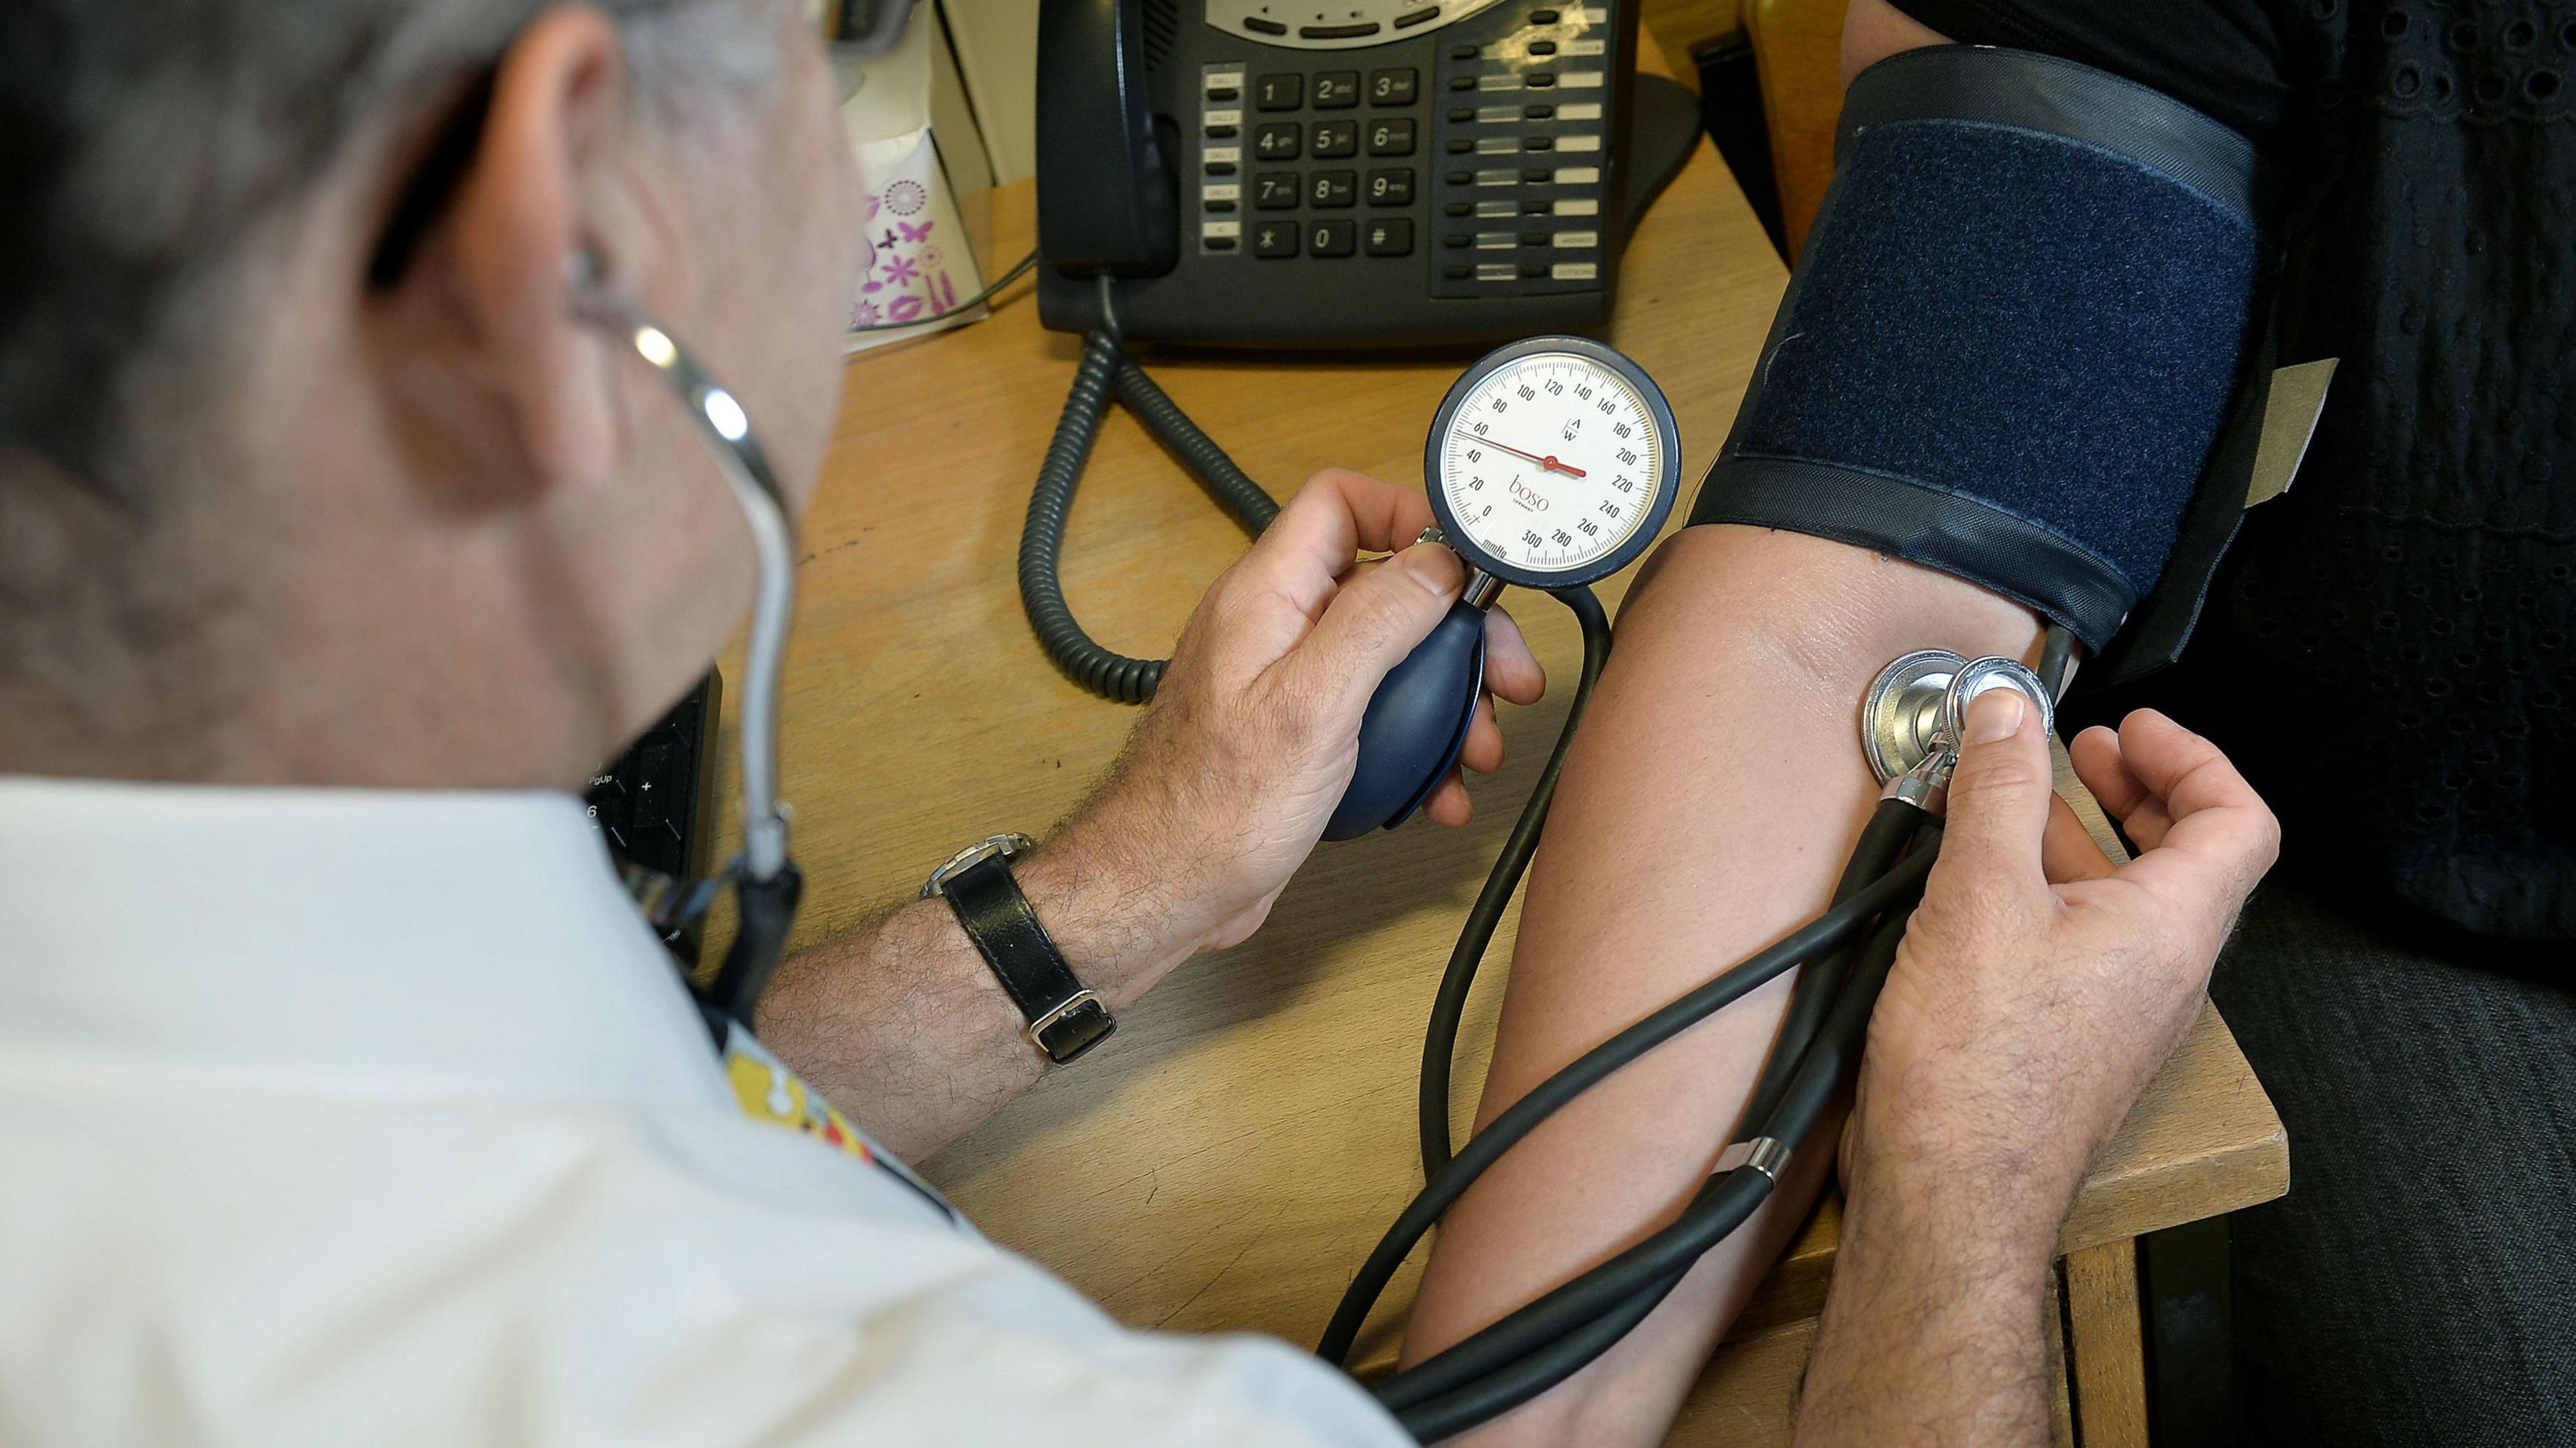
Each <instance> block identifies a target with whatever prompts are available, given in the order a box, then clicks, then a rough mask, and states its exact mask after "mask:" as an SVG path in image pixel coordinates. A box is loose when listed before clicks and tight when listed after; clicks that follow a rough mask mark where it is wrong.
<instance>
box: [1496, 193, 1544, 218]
mask: <svg viewBox="0 0 2576 1448" xmlns="http://www.w3.org/2000/svg"><path fill="white" fill-rule="evenodd" d="M1548 210H1549V208H1548V203H1547V198H1546V197H1544V196H1524V197H1522V198H1521V205H1520V214H1521V215H1523V216H1545V215H1547V214H1548ZM1494 214H1495V215H1496V216H1509V215H1511V213H1510V212H1508V211H1497V212H1495V213H1494Z"/></svg>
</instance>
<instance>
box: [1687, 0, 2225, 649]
mask: <svg viewBox="0 0 2576 1448" xmlns="http://www.w3.org/2000/svg"><path fill="white" fill-rule="evenodd" d="M1835 149H1836V170H1835V176H1834V180H1833V183H1832V185H1831V187H1830V188H1829V189H1828V190H1827V192H1826V195H1825V201H1824V205H1823V207H1822V209H1821V210H1820V211H1819V213H1818V215H1817V218H1816V223H1815V227H1814V230H1813V232H1812V233H1811V234H1810V236H1809V238H1808V241H1807V245H1806V249H1805V251H1804V253H1803V254H1802V255H1801V256H1800V258H1799V261H1798V265H1797V268H1796V271H1795V274H1794V275H1793V276H1792V277H1791V279H1790V283H1789V289H1788V293H1787V295H1786V297H1785V298H1784V299H1783V300H1782V303H1781V307H1780V312H1779V315H1778V318H1777V320H1775V322H1774V323H1773V325H1772V331H1771V335H1770V337H1769V339H1768V340H1767V341H1765V343H1764V344H1763V350H1762V355H1761V358H1760V361H1759V362H1758V364H1757V365H1756V367H1755V370H1754V381H1753V384H1752V386H1751V387H1750V388H1749V389H1748V390H1747V392H1746V394H1745V398H1744V403H1743V406H1742V408H1741V409H1740V411H1739V412H1738V414H1737V419H1736V424H1735V429H1734V432H1733V433H1732V435H1731V436H1729V437H1728V439H1727V443H1726V446H1725V448H1724V449H1723V450H1722V451H1721V452H1720V453H1719V455H1718V458H1717V461H1716V462H1715V463H1714V464H1713V465H1712V466H1711V467H1710V470H1709V473H1708V476H1707V477H1706V479H1705V480H1704V481H1703V482H1702V483H1701V486H1700V492H1699V497H1698V500H1697V502H1696V504H1695V506H1694V507H1693V509H1692V513H1691V521H1692V522H1693V523H1717V522H1724V523H1745V524H1752V525H1755V526H1760V527H1771V528H1783V529H1787V530H1790V531H1793V532H1801V533H1812V534H1816V535H1819V536H1823V537H1828V538H1835V539H1839V540H1841V541H1843V542H1847V543H1852V544H1856V545H1859V546H1863V547H1869V548H1874V549H1877V550H1879V551H1881V552H1884V553H1889V554H1893V555H1895V556H1897V557H1901V558H1905V559H1908V560H1911V561H1913V562H1916V563H1920V564H1923V565H1925V566H1928V567H1931V568H1936V569H1939V570H1941V571H1943V572H1946V573H1951V574H1954V575H1957V576H1959V577H1961V578H1965V579H1968V580H1970V581H1971V582H1975V583H1978V584H1980V585H1983V586H1985V587H1987V588H1990V589H1992V590H1994V591H1995V592H1998V593H2001V594H2003V595H2005V596H2006V597H2009V598H2012V599H2015V600H2017V601H2019V602H2021V603H2023V604H2025V605H2027V606H2029V607H2030V608H2032V609H2034V610H2035V611H2037V612H2038V613H2040V614H2042V615H2043V616H2045V617H2047V618H2049V619H2051V620H2053V621H2055V622H2057V623H2060V624H2063V625H2065V626H2066V627H2067V628H2068V629H2070V630H2072V631H2073V632H2074V633H2075V635H2076V636H2077V637H2079V638H2080V639H2082V640H2083V642H2084V643H2085V645H2086V646H2087V647H2088V648H2090V649H2093V650H2095V651H2099V650H2100V649H2101V648H2102V647H2103V646H2104V645H2106V644H2107V643H2108V642H2109V641H2110V639H2111V637H2112V636H2113V634H2115V633H2116V632H2117V631H2118V629H2119V627H2120V625H2121V623H2122V622H2123V621H2124V620H2125V619H2126V618H2127V617H2128V615H2129V613H2130V611H2131V610H2132V609H2133V608H2135V607H2136V606H2137V604H2138V602H2139V600H2140V599H2141V598H2143V597H2145V596H2146V595H2147V594H2148V593H2149V592H2150V591H2151V590H2153V589H2154V587H2155V585H2156V581H2157V579H2158V577H2159V576H2160V575H2161V574H2162V572H2163V571H2164V567H2165V563H2166V560H2167V558H2168V557H2169V556H2170V555H2171V553H2172V552H2173V548H2174V540H2175V534H2176V529H2177V527H2178V524H2179V520H2180V519H2181V517H2182V516H2183V514H2184V512H2185V510H2186V508H2187V507H2188V506H2189V504H2190V502H2191V500H2192V498H2193V495H2194V493H2195V492H2196V491H2197V489H2198V486H2199V483H2200V480H2201V478H2202V476H2203V473H2204V472H2205V471H2206V469H2207V468H2208V465H2209V462H2210V459H2211V453H2212V449H2213V445H2214V443H2215V441H2216V439H2217V438H2218V436H2219V432H2220V428H2221V425H2222V424H2223V423H2224V422H2225V420H2226V418H2227V415H2228V410H2229V405H2230V401H2231V399H2232V397H2233V396H2234V395H2235V393H2236V391H2237V388H2238V384H2239V380H2240V374H2241V373H2243V372H2244V371H2245V367H2246V359H2247V355H2248V352H2249V350H2250V346H2249V344H2250V341H2251V335H2250V334H2251V333H2252V331H2253V327H2252V323H2253V320H2254V317H2255V305H2254V303H2255V292H2256V290H2257V282H2258V278H2259V276H2260V275H2261V270H2262V268H2261V257H2262V253H2263V238H2262V232H2261V227H2260V225H2259V223H2258V217H2259V216H2260V214H2261V213H2262V210H2263V193H2264V192H2265V190H2266V189H2267V181H2266V178H2265V176H2264V174H2263V167H2262V163H2261V161H2260V159H2259V158H2258V157H2257V155H2256V153H2255V151H2254V148H2253V146H2252V144H2251V143H2250V142H2248V141H2247V140H2245V138H2243V137H2242V136H2239V135H2238V134H2236V133H2235V132H2233V131H2231V130H2229V129H2227V128H2226V127H2225V126H2223V125H2221V124H2220V123H2218V122H2216V121H2214V120H2211V119H2209V118H2208V117H2206V116H2203V115H2201V114H2200V113H2199V112H2197V111H2194V110H2191V109H2190V108H2189V107H2187V106H2184V105H2182V104H2181V103H2180V102H2178V101H2175V100H2173V99H2171V98H2170V97H2167V96H2164V95H2162V94H2160V93H2158V92H2156V91H2153V90H2149V89H2147V88H2146V87H2143V86H2140V85H2136V84H2134V83H2132V82H2130V81H2126V80H2122V79H2120V78H2119V77H2117V76H2113V75H2109V74H2107V73H2104V72H2102V71H2097V70H2093V69H2091V68H2089V67H2086V66H2082V65H2078V64H2075V63H2074V62H2072V61H2066V60H2060V59H2057V58H2055V57H2052V56H2044V55H2036V54H2031V53H2027V52H2022V51H2012V50H1997V49H1991V48H1986V47H1976V46H1961V45H1941V46H1930V47H1926V48H1923V49H1919V50H1910V51H1905V52H1902V53H1900V54H1897V55H1895V56H1891V57H1889V58H1888V59H1886V60H1883V61H1881V62H1879V63H1878V64H1876V65H1874V66H1872V67H1870V68H1869V69H1868V70H1866V71H1864V72H1862V73H1861V75H1860V76H1859V77H1858V78H1857V79H1855V80H1854V81H1853V82H1852V86H1851V90H1850V93H1849V95H1848V97H1847V98H1846V100H1845V103H1844V107H1843V117H1842V122H1841V129H1840V134H1839V136H1838V138H1837V144H1836V148H1835Z"/></svg>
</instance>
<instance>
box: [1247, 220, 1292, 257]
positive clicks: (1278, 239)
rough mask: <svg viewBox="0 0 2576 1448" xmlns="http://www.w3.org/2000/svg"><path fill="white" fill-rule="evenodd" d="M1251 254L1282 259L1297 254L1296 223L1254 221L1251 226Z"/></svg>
mask: <svg viewBox="0 0 2576 1448" xmlns="http://www.w3.org/2000/svg"><path fill="white" fill-rule="evenodd" d="M1252 254H1253V255H1254V256H1266V257H1283V256H1295V255H1296V254H1297V223H1296V222H1294V221H1256V222H1254V223H1253V224H1252Z"/></svg>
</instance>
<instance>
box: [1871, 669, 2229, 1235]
mask: <svg viewBox="0 0 2576 1448" xmlns="http://www.w3.org/2000/svg"><path fill="white" fill-rule="evenodd" d="M1966 734H1967V736H1968V737H1967V741H1966V743H1965V746H1964V748H1963V749H1962V750H1961V753H1960V759H1959V767H1958V772H1957V775H1956V776H1955V778H1954V779H1953V781H1952V783H1951V786H1950V795H1949V816H1948V828H1947V830H1946V832H1945V835H1944V839H1943V842H1942V847H1941V858H1940V860H1939V862H1938V863H1937V864H1936V865H1935V866H1934V867H1933V870H1932V875H1931V878H1930V881H1929V882H1928V886H1927V888H1926V890H1925V893H1924V896H1923V903H1922V904H1921V906H1920V907H1918V908H1917V909H1916V911H1915V913H1914V918H1913V921H1912V923H1911V925H1910V926H1909V927H1908V929H1907V932H1906V937H1905V943H1904V947H1903V949H1902V950H1901V951H1900V952H1899V954H1898V957H1897V960H1896V964H1895V967H1894V969H1893V970H1892V971H1891V972H1890V974H1889V976H1888V980H1887V985H1886V988H1885V990H1884V991H1883V992H1882V993H1881V995H1880V997H1879V1001H1878V1007H1877V1010H1876V1013H1875V1014H1874V1015H1873V1016H1872V1017H1871V1021H1870V1028H1869V1042H1868V1046H1867V1049H1866V1051H1865V1053H1864V1055H1863V1057H1862V1063H1861V1073H1860V1088H1859V1095H1858V1097H1857V1099H1856V1101H1855V1103H1854V1108H1853V1115H1852V1125H1851V1130H1850V1133H1849V1134H1848V1135H1847V1137H1846V1138H1845V1141H1844V1163H1843V1164H1844V1180H1845V1185H1846V1188H1847V1189H1848V1190H1849V1192H1850V1193H1851V1196H1852V1198H1853V1201H1854V1205H1855V1209H1856V1210H1867V1209H1868V1205H1867V1204H1868V1200H1869V1198H1871V1197H1872V1196H1873V1195H1878V1196H1882V1197H1885V1196H1894V1197H1897V1198H1907V1199H1911V1201H1912V1205H1913V1206H1914V1207H1915V1208H1928V1206H1929V1204H1930V1202H1931V1201H1932V1200H1935V1199H1939V1200H1943V1201H1944V1202H1945V1204H1946V1206H1950V1207H1956V1208H1957V1209H1958V1210H1957V1211H1956V1213H1950V1212H1948V1211H1946V1210H1944V1211H1941V1212H1935V1213H1933V1215H1934V1216H1936V1217H1948V1218H1949V1220H1950V1230H1954V1231H1959V1232H1968V1233H1980V1232H1993V1233H1999V1234H2002V1235H2000V1236H1997V1237H1995V1238H1993V1239H1992V1240H1991V1245H1993V1246H1994V1247H1996V1248H1997V1249H1998V1250H2010V1251H2012V1252H2014V1253H2015V1254H2016V1255H2021V1254H2030V1253H2035V1254H2037V1255H2036V1258H2035V1260H2036V1261H2038V1262H2039V1263H2041V1264H2043V1265H2044V1264H2045V1263H2046V1261H2047V1260H2048V1259H2049V1257H2050V1256H2052V1255H2053V1254H2054V1251H2055V1244H2056V1241H2057V1235H2058V1231H2059V1228H2060V1226H2061V1224H2062V1221H2063V1218H2064V1216H2065V1213H2066V1211H2067V1209H2068V1207H2069V1206H2070V1205H2071V1204H2072V1202H2073V1200H2074V1195H2075V1191H2076V1188H2077V1187H2078V1186H2079V1185H2080V1184H2081V1182H2082V1180H2083V1177H2084V1173H2085V1172H2086V1170H2087V1169H2088V1168H2089V1166H2090V1165H2091V1162H2092V1159H2093V1156H2094V1154H2095V1153H2096V1152H2097V1151H2099V1150H2100V1149H2101V1147H2102V1146H2103V1145H2104V1144H2105V1143H2106V1142H2108V1141H2109V1140H2110V1138H2111V1135H2112V1133H2113V1132H2114V1131H2116V1130H2117V1129H2118V1127H2119V1125H2120V1122H2121V1120H2122V1119H2123V1118H2124V1117H2126V1116H2127V1115H2128V1112H2129V1108H2130V1107H2131V1106H2132V1105H2133V1104H2134V1103H2135V1102H2136V1101H2137V1098H2138V1093H2139V1092H2140V1091H2141V1090H2143V1089H2144V1088H2145V1086H2146V1083H2147V1081H2148V1079H2149V1078H2150V1077H2151V1076H2153V1075H2154V1074H2155V1071H2156V1069H2157V1067H2158V1066H2159V1065H2161V1064H2162V1063H2163V1061H2164V1059H2165V1057H2166V1056H2167V1055H2169V1054H2171V1053H2172V1051H2173V1049H2174V1047H2176V1046H2177V1045H2179V1044H2181V1042H2182V1038H2183V1034H2184V1033H2185V1032H2186V1031H2187V1030H2188V1029H2189V1028H2190V1026H2191V1023H2192V1020H2193V1018H2194V1017H2195V1016H2196V1015H2197V1014H2198V1013H2199V1010H2200V1006H2201V1002H2202V999H2203V992H2204V989H2205V987H2206V986H2207V984H2208V981H2209V972H2210V967H2211V966H2212V964H2213V963H2214V962H2215V961H2216V960H2217V958H2218V952H2219V948H2220V947H2221V946H2222V945H2223V944H2225V942H2226V939H2227V935H2228V932H2229V930H2230V929H2232V928H2233V926H2234V923H2235V920H2236V915H2237V912H2238V911H2239V910H2240V909H2241V908H2242V907H2243V905H2244V903H2245V898H2246V895H2247V893H2248V892H2250V891H2251V890H2252V889H2253V888H2254V884H2255V882H2256V881H2257V880H2259V879H2261V878H2262V875H2263V872H2264V871H2265V870H2267V869H2269V868H2270V867H2271V864H2272V861H2273V859H2274V857H2275V855H2276V854H2277V853H2278V850H2279V845H2280V827H2279V825H2278V824H2277V823H2276V822H2275V821H2274V820H2273V817H2272V813H2271V811H2270V810H2269V809H2267V808H2266V807H2265V806H2264V804H2263V801H2262V800H2261V799H2259V798H2257V797H2256V795H2255V793H2254V791H2253V789H2252V788H2251V787H2250V786H2249V785H2247V784H2246V782H2245V780H2244V778H2243V776H2241V775H2239V774H2238V773H2237V772H2236V770H2235V768H2234V766H2232V765H2230V764H2229V763H2228V761H2227V759H2226V757H2225V756H2224V755H2222V754H2221V753H2219V751H2218V748H2217V746H2215V745H2213V744H2211V743H2210V742H2209V741H2208V740H2206V739H2203V738H2201V737H2200V736H2198V735H2196V734H2193V733H2191V732H2189V731H2188V730H2185V729H2183V728H2182V727H2181V726H2180V725H2177V724H2175V723H2174V722H2173V721H2172V720H2170V719H2168V718H2166V717H2164V716H2163V715H2161V714H2158V713H2155V712H2154V711H2152V710H2141V711H2139V712H2137V713H2134V714H2131V715H2130V716H2129V717H2128V718H2127V719H2126V720H2124V721H2123V722H2122V724H2121V726H2120V729H2119V732H2117V733H2116V734H2115V733H2113V732H2112V731H2111V730H2109V729H2104V728H2099V727H2097V728H2093V729H2088V730H2086V731H2085V732H2084V733H2083V734H2082V735H2081V736H2079V737H2078V738H2077V739H2076V740H2075V742H2074V745H2073V748H2072V755H2073V760H2074V764H2075V772H2076V775H2077V777H2078V778H2080V779H2082V780H2083V781H2084V784H2085V787H2086V788H2088V789H2090V790H2091V791H2092V792H2093V795H2094V797H2095V798H2096V799H2098V800H2100V801H2101V804H2102V807H2103V809H2105V810H2106V811H2108V812H2109V813H2110V815H2111V816H2112V817H2113V818H2115V819H2117V820H2119V821H2120V822H2121V825H2122V827H2123V828H2124V829H2125V830H2126V832H2127V834H2128V836H2129V838H2130V839H2131V840H2132V841H2134V842H2135V843H2136V844H2137V846H2138V848H2139V849H2140V851H2141V853H2140V854H2139V855H2138V857H2137V858H2136V859H2135V860H2132V861H2129V862H2128V863H2126V864H2120V865H2114V864H2113V863H2112V862H2111V861H2110V860H2109V859H2107V858H2105V857H2104V855H2103V853H2102V851H2101V850H2100V849H2099V848H2098V847H2096V846H2095V845H2094V843H2093V841H2092V839H2091V838H2090V837H2089V836H2088V835H2086V833H2085V832H2084V829H2083V826H2082V825H2081V824H2080V823H2078V822H2077V820H2076V818H2075V815H2074V813H2073V811H2071V810H2069V809H2068V808H2067V806H2066V804H2065V802H2064V801H2062V800H2060V799H2058V798H2057V797H2056V796H2055V794H2054V793H2053V792H2052V790H2051V788H2050V777H2049V757H2048V748H2047V744H2046V741H2045V739H2044V737H2043V735H2042V734H2041V731H2040V727H2039V723H2038V719H2037V716H2036V711H2034V710H2032V709H2030V708H2029V707H2028V706H2027V704H2026V702H2025V701H2024V700H2022V699H2021V697H2020V696H2019V695H2017V694H2014V693H2013V692H2012V691H2011V690H2007V689H1997V690H1993V691H1991V692H1989V693H1987V694H1984V695H1982V696H1980V697H1979V698H1978V699H1977V700H1976V702H1975V703H1974V704H1973V705H1972V706H1971V708H1970V710H1969V715H1968V721H1967V729H1966ZM1953 1198H1955V1200H1952V1199H1953ZM1882 1205H1884V1203H1882ZM1909 1214H1910V1213H1909Z"/></svg>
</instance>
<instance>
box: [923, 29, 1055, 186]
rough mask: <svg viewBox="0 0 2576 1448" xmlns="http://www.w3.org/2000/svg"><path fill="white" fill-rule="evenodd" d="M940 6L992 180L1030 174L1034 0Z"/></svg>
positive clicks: (1034, 131)
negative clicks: (972, 107)
mask: <svg viewBox="0 0 2576 1448" xmlns="http://www.w3.org/2000/svg"><path fill="white" fill-rule="evenodd" d="M939 9H940V11H941V13H942V14H943V15H944V17H945V18H946V20H947V24H948V38H949V41H950V42H951V44H953V45H954V47H955V49H956V53H957V68H958V70H959V72H960V73H961V74H962V76H963V77H964V79H965V82H966V93H967V96H968V99H969V100H970V101H971V103H972V104H973V105H974V108H975V122H976V128H977V129H978V130H979V131H981V132H982V133H983V137H984V152H985V156H986V159H987V161H988V162H989V164H990V165H991V167H992V171H993V179H994V181H996V182H997V183H998V182H1004V181H1017V180H1019V179H1020V178H1021V177H1023V176H1028V175H1031V174H1033V173H1034V172H1036V170H1037V166H1038V160H1037V151H1038V142H1037V76H1038V0H939ZM945 133H946V132H945V131H944V130H943V132H942V134H945Z"/></svg>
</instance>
